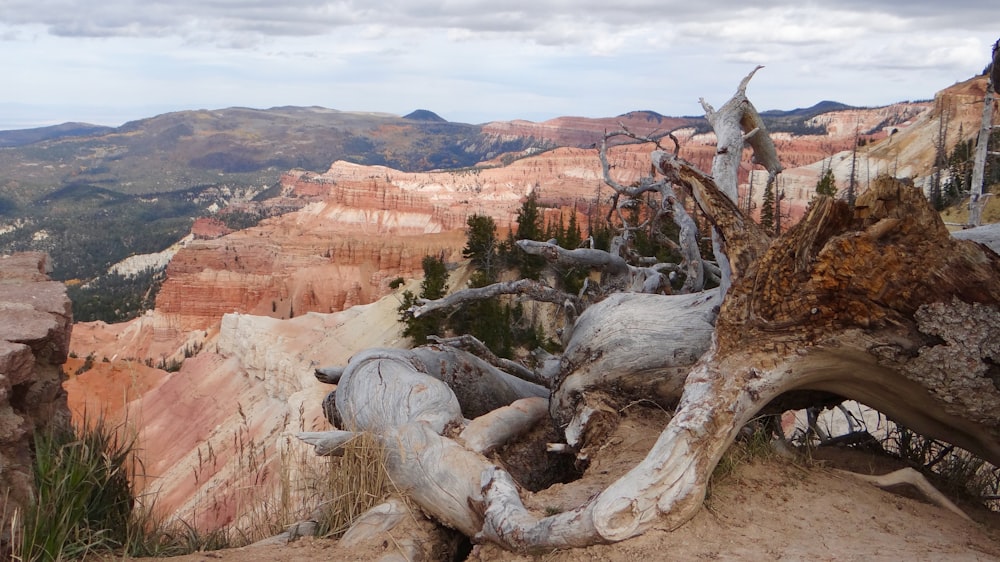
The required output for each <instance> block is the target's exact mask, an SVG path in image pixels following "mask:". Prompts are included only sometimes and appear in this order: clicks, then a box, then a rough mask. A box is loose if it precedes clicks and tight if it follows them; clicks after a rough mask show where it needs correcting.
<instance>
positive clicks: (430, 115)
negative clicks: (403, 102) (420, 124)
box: [403, 109, 448, 123]
mask: <svg viewBox="0 0 1000 562" xmlns="http://www.w3.org/2000/svg"><path fill="white" fill-rule="evenodd" d="M403 119H409V120H411V121H433V122H435V123H447V122H448V121H446V120H445V119H444V118H442V117H441V116H440V115H438V114H437V113H434V112H433V111H428V110H426V109H418V110H416V111H414V112H412V113H408V114H406V115H404V116H403Z"/></svg>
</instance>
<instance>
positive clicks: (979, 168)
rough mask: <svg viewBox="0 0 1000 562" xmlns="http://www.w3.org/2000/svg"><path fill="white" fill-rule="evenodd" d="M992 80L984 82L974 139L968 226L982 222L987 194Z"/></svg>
mask: <svg viewBox="0 0 1000 562" xmlns="http://www.w3.org/2000/svg"><path fill="white" fill-rule="evenodd" d="M993 89H994V86H993V79H992V78H989V79H987V81H986V98H985V99H984V100H983V119H982V122H981V123H980V126H979V136H978V137H976V153H975V158H974V159H973V164H972V188H971V193H970V194H969V226H973V227H975V226H979V225H980V224H982V220H983V208H984V207H985V206H986V199H987V198H988V197H989V193H987V194H985V195H984V194H983V179H984V178H983V176H984V173H985V171H986V155H987V154H988V152H989V144H990V136H991V135H992V132H993Z"/></svg>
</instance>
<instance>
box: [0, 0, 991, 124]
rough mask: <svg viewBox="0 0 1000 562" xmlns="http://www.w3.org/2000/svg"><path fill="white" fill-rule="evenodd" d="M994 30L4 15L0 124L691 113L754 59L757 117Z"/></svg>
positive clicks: (224, 0) (544, 7)
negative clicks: (168, 112) (210, 116)
mask: <svg viewBox="0 0 1000 562" xmlns="http://www.w3.org/2000/svg"><path fill="white" fill-rule="evenodd" d="M997 21H1000V5H997V3H995V2H984V1H982V0H955V1H952V2H949V3H948V4H947V6H942V5H941V4H940V2H939V1H938V0H911V1H910V2H908V3H907V4H906V5H902V4H900V3H899V2H898V1H897V0H840V1H838V2H837V3H836V5H835V6H833V5H831V4H828V3H819V2H811V1H806V2H802V1H798V0H797V1H796V2H791V1H790V0H780V1H773V0H772V1H767V0H743V1H737V0H717V1H713V2H711V3H707V2H691V1H690V0H620V1H618V2H613V3H612V2H607V1H606V0H601V1H598V0H578V1H576V2H572V3H570V2H565V1H564V0H490V1H488V0H470V1H465V2H441V1H440V0H406V1H403V0H368V1H363V0H339V1H333V0H331V1H316V0H286V1H284V2H274V1H273V0H197V1H195V0H102V2H84V0H4V1H3V2H2V3H0V22H3V23H2V24H0V42H2V43H0V45H2V46H3V49H4V58H5V88H3V89H0V128H4V125H3V123H4V122H7V123H13V122H15V121H16V122H17V123H23V122H24V119H23V116H24V112H25V111H27V109H25V108H29V107H31V106H32V105H35V106H39V107H41V106H44V108H45V109H46V110H52V111H55V110H54V109H53V108H58V107H60V106H65V107H67V108H70V107H71V108H72V110H73V111H78V110H79V109H80V108H81V107H94V108H114V107H118V108H121V111H120V114H121V115H122V118H121V120H124V119H126V118H136V117H142V116H145V115H144V114H136V113H135V112H137V111H148V110H149V108H150V107H157V108H161V107H169V108H174V109H184V108H192V107H225V106H231V105H244V106H253V107H270V106H274V105H325V106H328V107H335V108H337V109H346V110H355V109H356V110H372V111H390V112H398V113H405V112H408V111H410V110H412V109H414V108H416V107H422V108H426V109H431V110H434V111H436V112H438V113H439V114H441V115H442V116H444V117H446V118H450V119H456V120H469V121H475V122H482V121H487V120H492V119H510V118H516V117H531V118H539V117H554V116H557V115H563V114H575V115H589V116H600V115H613V114H617V113H623V112H625V111H628V110H632V109H637V108H642V109H652V110H656V111H659V112H661V113H667V114H683V113H688V114H690V113H697V112H698V106H697V104H696V100H697V99H698V97H701V96H704V97H706V98H708V99H710V100H715V99H720V100H723V99H725V97H727V96H728V95H729V94H731V93H732V89H733V88H734V87H735V84H736V83H737V82H738V80H739V79H740V78H741V77H742V76H743V75H744V74H745V73H746V72H747V71H749V69H750V68H752V66H753V65H755V64H765V65H766V66H767V68H766V69H765V70H764V71H762V72H761V73H760V74H759V75H758V77H757V78H755V79H754V82H753V85H752V87H751V95H752V96H756V97H755V98H754V99H755V103H756V104H757V105H758V106H759V107H764V108H790V107H796V106H807V105H811V104H813V103H815V102H816V101H819V100H821V99H836V100H838V101H843V102H845V103H853V104H864V105H876V104H880V103H889V102H892V101H897V100H899V99H914V98H923V97H930V96H931V95H933V93H934V92H935V91H936V90H938V89H940V88H943V87H945V86H947V85H949V84H951V83H953V82H954V81H956V80H962V79H965V78H968V77H969V76H972V75H973V74H975V73H977V72H979V71H980V70H982V68H983V67H984V66H985V64H986V62H987V58H988V55H989V46H990V45H991V44H992V43H993V41H994V40H995V39H996V35H997V29H996V22H997ZM13 104H20V105H16V106H15V105H13ZM11 107H17V108H20V109H18V110H17V111H18V112H20V113H17V114H15V112H14V110H9V109H5V108H11ZM129 108H135V109H134V110H132V109H129ZM66 111H69V109H67V110H66ZM98 113H99V114H101V115H107V114H108V113H106V112H103V109H102V111H95V112H92V113H91V114H98ZM60 115H62V116H63V117H62V118H63V119H64V120H70V119H74V120H75V119H80V117H79V116H78V115H75V114H69V113H65V112H64V113H61V114H60ZM146 115H148V114H146ZM103 123H104V124H112V125H114V124H118V123H116V122H113V121H112V122H108V121H104V122H103Z"/></svg>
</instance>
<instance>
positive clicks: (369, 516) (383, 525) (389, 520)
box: [337, 498, 409, 548]
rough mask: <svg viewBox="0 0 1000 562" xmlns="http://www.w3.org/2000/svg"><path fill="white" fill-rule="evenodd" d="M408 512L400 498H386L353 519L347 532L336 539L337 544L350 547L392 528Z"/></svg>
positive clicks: (341, 546) (340, 546)
mask: <svg viewBox="0 0 1000 562" xmlns="http://www.w3.org/2000/svg"><path fill="white" fill-rule="evenodd" d="M408 512H409V508H407V507H406V503H404V502H403V501H402V500H400V499H398V498H391V499H389V500H386V501H384V502H382V503H380V504H378V505H376V506H375V507H373V508H371V509H369V510H368V511H366V512H364V513H362V514H361V515H360V516H359V517H358V518H357V519H355V520H354V523H352V524H351V527H350V528H349V529H348V530H347V532H346V533H344V535H343V536H342V537H340V540H339V541H337V546H338V547H339V548H351V547H353V546H355V545H357V544H358V543H360V542H363V541H366V540H370V539H371V538H373V537H374V536H376V535H378V534H380V533H384V532H386V531H389V530H392V528H393V527H395V526H396V525H398V524H399V523H400V522H401V521H402V520H403V519H404V518H405V517H406V516H407V514H408Z"/></svg>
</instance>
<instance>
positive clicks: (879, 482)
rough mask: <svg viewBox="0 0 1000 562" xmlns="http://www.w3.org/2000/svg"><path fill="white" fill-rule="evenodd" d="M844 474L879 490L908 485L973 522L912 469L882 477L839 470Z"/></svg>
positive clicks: (900, 470) (897, 471)
mask: <svg viewBox="0 0 1000 562" xmlns="http://www.w3.org/2000/svg"><path fill="white" fill-rule="evenodd" d="M838 472H841V473H843V474H849V475H851V476H853V477H854V478H857V479H859V480H864V481H865V482H868V483H870V484H873V485H875V486H878V487H879V488H883V489H885V488H892V487H895V486H900V485H902V484H908V485H910V486H913V487H914V488H916V489H917V490H919V491H920V493H921V494H923V495H924V497H925V498H927V501H929V502H931V503H932V504H934V505H936V506H938V507H943V508H944V509H947V510H948V511H950V512H952V513H954V514H956V515H958V516H959V517H961V518H962V519H965V520H966V521H969V522H971V521H972V519H971V518H970V517H969V516H968V515H966V513H965V512H964V511H962V509H961V508H960V507H958V506H957V505H955V504H954V503H953V502H952V501H951V500H949V499H948V498H947V497H946V496H945V495H944V494H942V493H941V492H940V490H938V489H937V488H935V487H934V485H932V484H931V483H930V482H928V481H927V478H926V477H924V475H923V474H920V473H919V472H917V471H916V470H914V469H913V468H910V467H906V468H901V469H899V470H896V471H893V472H890V473H888V474H880V475H869V474H859V473H857V472H848V471H846V470H839V471H838Z"/></svg>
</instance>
